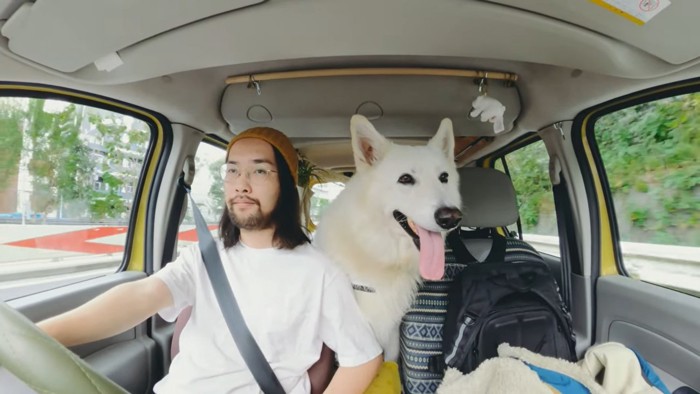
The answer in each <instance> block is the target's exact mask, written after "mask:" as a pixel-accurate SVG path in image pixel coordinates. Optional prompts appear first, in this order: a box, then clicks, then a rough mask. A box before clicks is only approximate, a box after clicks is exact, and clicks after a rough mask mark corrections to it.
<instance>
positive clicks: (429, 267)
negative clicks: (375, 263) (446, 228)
mask: <svg viewBox="0 0 700 394" xmlns="http://www.w3.org/2000/svg"><path fill="white" fill-rule="evenodd" d="M416 227H417V228H418V237H419V238H420V275H421V276H422V277H423V278H424V279H428V280H439V279H442V276H443V275H444V274H445V243H444V241H443V240H442V236H440V233H436V232H432V231H428V230H425V229H424V228H422V227H420V226H416Z"/></svg>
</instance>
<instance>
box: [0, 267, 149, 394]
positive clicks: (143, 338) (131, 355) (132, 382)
mask: <svg viewBox="0 0 700 394" xmlns="http://www.w3.org/2000/svg"><path fill="white" fill-rule="evenodd" d="M145 276H146V275H145V274H144V273H143V272H133V271H125V272H119V273H116V274H112V275H107V276H103V277H100V278H95V279H91V280H88V281H85V282H80V283H76V284H72V285H69V286H65V287H61V288H57V289H53V290H49V291H45V292H42V293H37V294H33V295H30V296H26V297H22V298H19V299H16V300H12V301H8V304H9V305H10V306H11V307H13V308H15V309H17V310H18V311H19V312H21V313H22V314H24V315H25V316H27V317H28V318H29V319H30V320H32V321H34V322H38V321H41V320H43V319H46V318H48V317H51V316H54V315H57V314H60V313H63V312H66V311H68V310H70V309H73V308H75V307H77V306H79V305H82V304H83V303H85V302H87V301H89V300H91V299H93V298H94V297H96V296H98V295H99V294H101V293H103V292H105V291H107V290H109V289H111V288H112V287H114V286H117V285H119V284H122V283H127V282H130V281H134V280H138V279H141V278H144V277H145ZM105 313H109V311H105ZM148 324H149V321H146V322H144V323H142V324H140V325H138V326H136V327H134V328H133V329H131V330H128V331H126V332H123V333H121V334H118V335H115V336H113V337H110V338H106V339H103V340H101V341H97V342H93V343H88V344H84V345H79V346H74V347H72V348H71V350H72V351H73V352H74V353H76V354H77V355H79V356H80V357H82V358H83V359H84V360H85V361H87V362H88V363H90V365H91V366H93V367H94V368H95V370H97V371H98V372H100V373H102V374H104V375H106V376H107V377H109V378H111V379H112V380H113V381H114V382H116V383H117V384H119V385H120V386H122V387H124V388H125V389H126V390H128V391H129V392H131V393H147V392H149V391H150V390H151V388H152V386H153V383H154V382H155V381H157V380H158V379H160V378H161V377H162V368H160V365H161V364H160V363H159V362H157V361H156V358H159V357H156V354H157V353H158V352H157V350H156V349H157V345H156V342H155V341H154V340H152V339H151V338H149V337H148Z"/></svg>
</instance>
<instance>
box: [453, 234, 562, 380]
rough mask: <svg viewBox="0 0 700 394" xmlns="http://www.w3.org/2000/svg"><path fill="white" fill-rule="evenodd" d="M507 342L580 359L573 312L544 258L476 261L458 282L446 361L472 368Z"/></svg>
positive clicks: (467, 368)
mask: <svg viewBox="0 0 700 394" xmlns="http://www.w3.org/2000/svg"><path fill="white" fill-rule="evenodd" d="M496 240H498V238H496ZM448 241H449V240H448ZM458 243H459V245H455V243H452V242H451V244H453V245H452V246H453V248H455V249H456V248H459V247H460V245H461V248H465V247H464V245H463V244H462V243H461V242H459V241H458ZM465 249H466V248H465ZM465 251H466V250H461V251H460V252H465ZM504 342H506V343H508V344H510V345H511V346H519V347H524V348H526V349H528V350H530V351H533V352H535V353H539V354H541V355H543V356H551V357H557V358H560V359H565V360H569V361H575V360H576V350H575V346H576V340H575V336H574V333H573V328H572V324H571V316H570V315H569V313H568V311H567V309H566V306H565V305H564V303H563V302H562V299H561V295H560V294H559V289H558V286H557V284H556V281H555V280H554V277H553V275H552V273H551V272H550V270H549V267H548V266H547V265H546V264H545V263H544V262H533V261H523V262H508V263H506V262H502V260H501V261H486V262H484V263H480V264H471V265H468V266H467V267H465V268H464V269H463V270H462V272H461V273H460V274H459V275H458V276H457V277H456V278H455V280H454V282H453V283H452V285H451V287H450V290H449V293H448V305H447V315H446V318H445V325H444V333H443V357H444V359H443V360H441V361H442V363H441V364H442V366H443V367H445V366H446V367H452V368H457V369H459V370H460V371H462V372H463V373H469V372H471V371H473V370H475V369H476V368H477V367H478V366H479V364H480V363H481V362H482V361H484V360H487V359H489V358H491V357H495V356H497V355H498V354H497V350H496V349H497V347H498V345H500V344H501V343H504Z"/></svg>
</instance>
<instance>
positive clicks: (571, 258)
mask: <svg viewBox="0 0 700 394" xmlns="http://www.w3.org/2000/svg"><path fill="white" fill-rule="evenodd" d="M552 193H553V194H554V209H555V210H556V213H557V230H558V233H559V254H560V255H561V257H560V260H561V286H562V298H563V299H564V303H565V304H566V307H567V308H569V310H571V269H572V267H573V266H574V265H575V266H576V267H579V262H578V259H579V254H578V243H577V242H576V229H574V225H573V223H572V220H571V219H572V218H573V216H572V215H573V212H572V211H571V199H570V198H569V191H568V190H567V188H566V181H564V176H563V174H562V173H561V172H560V173H559V183H558V184H556V185H552Z"/></svg>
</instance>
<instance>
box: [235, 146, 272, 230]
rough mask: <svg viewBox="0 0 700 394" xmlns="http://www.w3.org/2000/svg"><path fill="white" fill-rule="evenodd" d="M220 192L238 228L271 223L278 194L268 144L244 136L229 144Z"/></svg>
mask: <svg viewBox="0 0 700 394" xmlns="http://www.w3.org/2000/svg"><path fill="white" fill-rule="evenodd" d="M226 169H227V171H226V177H225V178H224V196H225V198H226V207H227V209H228V213H229V217H230V218H231V220H232V221H233V223H234V224H235V225H236V226H237V227H239V228H240V229H242V230H263V229H268V228H270V227H271V226H272V218H271V216H272V211H273V210H274V209H275V206H276V205H277V200H278V199H279V195H280V184H279V176H278V173H277V162H276V160H275V154H274V152H273V150H272V145H270V144H268V143H267V142H265V141H262V140H259V139H254V138H244V139H241V140H239V141H237V142H236V143H234V144H233V146H232V147H231V150H230V151H229V155H228V159H227V162H226Z"/></svg>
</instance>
